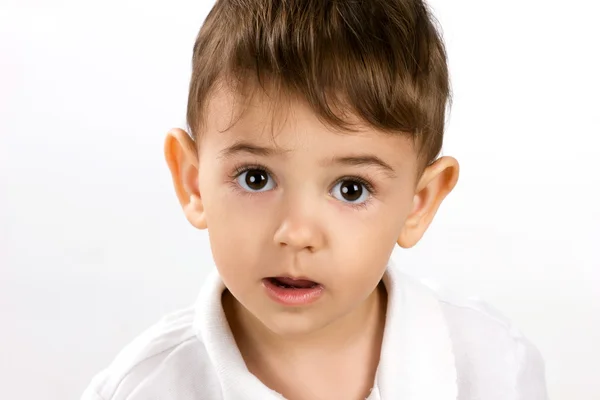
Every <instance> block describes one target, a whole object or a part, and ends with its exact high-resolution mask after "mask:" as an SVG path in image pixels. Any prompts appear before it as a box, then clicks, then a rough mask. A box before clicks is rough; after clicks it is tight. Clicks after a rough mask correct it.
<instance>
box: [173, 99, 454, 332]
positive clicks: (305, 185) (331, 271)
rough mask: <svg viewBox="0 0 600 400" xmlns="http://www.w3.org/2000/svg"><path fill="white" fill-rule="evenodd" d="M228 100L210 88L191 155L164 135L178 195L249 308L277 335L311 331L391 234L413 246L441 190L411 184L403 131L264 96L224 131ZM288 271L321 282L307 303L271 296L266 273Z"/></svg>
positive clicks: (369, 285)
mask: <svg viewBox="0 0 600 400" xmlns="http://www.w3.org/2000/svg"><path fill="white" fill-rule="evenodd" d="M233 100H234V97H232V96H231V95H230V94H228V92H225V91H221V92H219V93H216V94H215V95H214V96H213V98H212V101H211V103H210V105H209V107H208V114H207V120H206V125H205V129H204V130H203V132H202V133H201V138H200V140H199V143H198V153H197V159H195V154H193V153H192V152H190V151H185V150H183V149H184V148H185V146H181V141H183V140H186V139H184V138H182V137H180V138H177V141H175V140H171V141H170V142H171V143H172V146H170V145H169V140H167V146H166V149H167V159H169V157H170V155H169V154H171V159H170V160H169V164H170V166H171V169H172V171H173V170H174V169H176V170H177V171H178V172H177V173H176V172H175V171H173V173H174V175H173V176H174V179H175V183H176V187H178V194H179V196H180V200H181V201H182V204H183V205H184V209H185V211H186V215H187V216H188V219H190V221H191V222H192V223H193V224H194V225H195V226H197V227H199V228H205V227H207V228H208V232H209V237H210V244H211V248H212V252H213V257H214V260H215V264H216V266H217V269H218V271H219V273H220V275H221V277H222V279H223V281H224V283H225V285H226V286H227V288H228V289H229V291H230V292H231V293H232V294H233V296H234V297H235V298H236V299H237V301H239V303H240V304H242V305H243V306H244V308H245V309H246V310H248V311H249V312H250V313H251V314H252V315H254V316H255V317H256V318H257V319H258V320H260V321H261V322H262V323H263V324H264V325H265V326H266V327H267V328H269V329H270V330H271V331H273V332H274V333H277V334H281V335H295V334H302V333H309V332H314V331H316V330H318V329H319V328H322V327H325V326H327V325H328V324H329V323H331V322H333V321H335V320H337V319H339V318H341V317H342V316H344V315H346V314H348V313H350V312H351V311H352V310H354V309H356V308H357V306H358V305H360V304H361V303H362V302H363V301H364V300H365V299H366V298H367V297H368V296H369V295H370V294H371V293H373V291H374V289H375V288H376V287H377V285H378V283H379V281H380V279H381V277H382V275H383V273H384V271H385V268H386V264H387V262H388V260H389V257H390V255H391V252H392V249H393V247H394V245H395V243H396V242H397V241H399V240H400V241H401V240H403V239H402V238H403V237H404V238H405V239H404V240H406V242H407V246H406V247H409V246H412V245H413V244H414V243H415V242H416V241H417V240H418V238H420V236H421V235H422V233H423V231H424V230H425V229H426V226H427V225H428V223H429V221H430V218H429V214H428V213H430V212H431V211H432V210H431V209H430V208H431V207H433V208H434V209H433V211H432V212H433V213H435V209H437V205H439V202H440V201H441V199H439V201H437V204H434V203H436V198H435V196H434V197H433V198H432V193H431V192H432V189H431V188H430V190H429V194H425V195H423V194H422V193H421V195H422V196H420V193H418V191H419V190H420V189H419V182H417V178H418V177H417V167H418V163H417V154H416V152H415V151H414V149H413V146H412V144H411V141H410V139H408V138H406V137H402V136H400V135H396V136H394V135H386V134H383V133H380V132H376V131H374V130H373V129H369V128H366V127H365V128H364V129H362V130H361V132H360V133H347V132H344V133H339V132H334V131H332V130H330V129H329V128H328V127H326V126H325V125H323V124H322V123H321V122H320V121H319V120H318V119H317V118H316V116H315V115H314V114H313V113H312V111H311V110H310V109H309V108H308V107H307V106H306V105H305V104H303V103H301V102H292V103H291V107H285V108H283V109H281V110H275V114H273V111H272V106H271V103H270V102H268V101H267V100H266V99H265V97H264V96H261V95H256V96H255V97H254V98H253V99H252V101H251V102H250V103H249V107H248V108H247V109H246V111H245V112H244V113H243V114H242V116H241V118H240V119H239V120H234V121H236V122H235V124H234V125H233V126H232V127H231V128H230V129H229V130H226V131H224V130H225V129H226V128H227V127H229V126H230V125H231V123H232V117H234V118H235V117H236V116H238V114H236V112H237V109H236V108H235V106H234V101H233ZM272 123H274V125H272ZM177 143H179V145H180V147H179V149H177V146H178V145H177ZM169 149H175V150H173V151H172V152H171V153H169V151H170V150H169ZM174 153H177V154H176V155H173V154H174ZM173 159H176V160H175V161H173ZM447 169H448V168H445V169H441V170H442V171H447ZM456 171H457V168H455V172H454V175H456ZM426 174H427V173H426ZM426 174H425V175H426ZM430 175H431V174H430ZM438 175H439V174H438ZM446 175H448V174H447V172H446ZM436 176H437V175H436ZM451 177H452V174H450V178H451ZM438 179H440V180H441V181H447V180H448V179H445V180H444V179H442V178H439V177H438ZM430 181H432V180H431V179H430ZM452 181H454V182H455V181H456V179H450V184H451V186H453V184H454V183H453V182H452ZM421 186H423V184H422V185H421ZM438 186H440V185H438ZM434 189H435V188H434ZM442 189H443V187H442ZM449 189H451V187H449ZM425 191H427V187H425ZM448 191H449V190H446V191H445V193H442V192H443V190H442V191H441V192H440V195H441V197H443V196H445V194H446V193H447V192H448ZM434 194H435V193H434ZM185 196H188V197H189V199H188V200H186V199H182V197H183V198H185ZM438 197H439V196H438ZM428 207H429V208H428ZM420 214H423V215H420ZM425 214H426V215H425ZM417 217H420V218H421V219H423V218H425V219H428V218H429V220H428V221H422V220H419V219H418V218H417ZM431 217H432V215H431ZM419 224H420V225H419ZM407 225H410V226H407ZM415 226H418V227H420V228H415ZM410 229H413V230H414V229H417V232H413V231H410ZM419 229H421V231H418V230H419ZM411 232H412V233H411ZM411 235H412V236H411ZM415 235H416V236H415ZM415 238H416V240H415ZM411 240H412V242H411ZM409 242H410V243H409ZM399 243H400V244H402V243H401V242H399ZM285 276H291V277H300V276H301V277H305V278H306V279H309V280H311V281H314V282H316V283H318V284H319V285H320V287H321V288H322V290H321V292H320V296H319V297H318V299H316V301H313V302H311V303H310V304H304V305H294V306H290V305H283V304H281V303H279V302H277V301H274V300H273V299H272V297H271V296H269V295H268V293H267V292H268V288H267V287H266V286H265V285H267V286H268V284H269V281H268V279H267V278H271V277H285ZM265 279H267V280H265Z"/></svg>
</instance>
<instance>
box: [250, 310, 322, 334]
mask: <svg viewBox="0 0 600 400" xmlns="http://www.w3.org/2000/svg"><path fill="white" fill-rule="evenodd" d="M261 322H262V323H263V324H264V325H265V327H266V328H267V329H269V330H270V331H271V332H273V333H274V334H276V335H278V336H281V337H285V338H290V339H292V338H295V337H302V336H306V335H310V334H312V333H314V332H315V331H318V330H319V329H321V328H323V327H324V326H326V325H327V323H326V322H324V321H319V319H318V318H315V315H311V314H310V313H294V312H289V313H285V314H284V315H273V316H269V317H267V318H261Z"/></svg>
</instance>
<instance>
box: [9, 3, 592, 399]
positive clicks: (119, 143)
mask: <svg viewBox="0 0 600 400" xmlns="http://www.w3.org/2000/svg"><path fill="white" fill-rule="evenodd" d="M211 4H212V2H205V1H203V0H196V1H181V0H180V1H169V2H166V1H164V2H162V3H161V4H151V3H150V2H147V1H146V2H142V1H137V2H133V1H123V0H119V1H117V0H110V1H104V2H83V1H78V2H75V1H62V2H61V1H55V2H35V3H34V2H32V1H8V2H7V1H6V0H3V1H2V2H1V3H0V184H1V185H0V190H1V192H0V195H1V196H0V268H1V269H0V397H1V398H4V399H45V400H59V399H60V400H63V399H75V398H78V396H79V395H80V393H81V391H82V390H83V389H84V387H85V386H86V385H87V384H88V382H89V380H90V378H91V377H92V375H93V374H95V373H96V372H98V371H99V370H100V369H101V368H103V367H105V366H106V365H107V364H108V363H109V362H110V361H111V360H112V358H113V357H114V355H115V354H116V352H117V351H118V350H119V349H120V348H121V347H122V346H123V345H125V344H126V343H127V342H128V341H130V340H131V339H132V338H133V337H135V336H136V334H138V333H139V332H141V331H142V330H143V329H144V328H146V327H147V326H149V325H150V324H152V323H153V322H155V321H156V320H158V319H159V318H160V316H162V315H163V314H165V313H166V312H168V311H171V310H174V309H176V308H179V307H182V306H185V305H187V304H189V303H190V302H192V301H193V300H194V299H195V296H196V293H197V290H198V288H199V287H200V285H201V283H202V278H203V277H204V276H205V273H206V272H207V270H208V269H209V267H210V264H211V259H210V252H209V247H208V239H207V236H206V235H205V233H202V232H197V231H194V230H193V229H192V228H191V227H189V226H188V224H187V222H186V221H185V220H184V218H183V215H182V213H181V212H180V210H179V208H178V204H177V201H176V198H175V195H174V193H173V191H172V189H171V186H170V185H171V183H170V177H169V175H168V172H167V169H166V166H165V163H164V161H163V159H162V143H163V138H164V135H165V133H166V132H167V130H168V129H169V128H171V127H173V126H181V127H183V126H184V125H183V124H184V115H185V105H186V96H187V85H188V80H189V75H190V59H191V54H192V46H193V42H194V38H195V35H196V33H197V31H198V29H199V27H200V25H201V23H202V21H203V20H204V17H205V15H206V13H207V12H208V10H209V8H210V6H211ZM596 4H597V3H596V2H593V1H582V0H579V1H574V0H573V1H570V2H558V1H532V0H528V1H525V0H505V1H488V0H486V1H482V0H471V1H467V0H455V1H443V0H436V1H432V2H431V5H432V6H433V8H434V10H435V13H436V15H437V17H438V19H439V20H440V22H441V24H442V26H443V30H444V35H445V40H446V43H447V47H448V52H449V57H450V68H451V74H452V80H453V87H454V107H453V109H452V114H451V116H450V120H449V124H448V131H447V140H446V146H445V151H444V153H445V154H449V155H453V156H455V157H457V158H458V159H459V161H460V162H461V167H462V171H461V172H462V175H461V178H460V182H459V185H458V186H457V188H456V191H455V192H454V193H452V194H451V196H450V197H449V198H448V200H447V202H446V203H445V204H444V205H443V206H442V208H441V210H440V213H439V214H438V217H437V219H436V220H435V221H434V224H433V225H432V227H431V229H430V231H429V232H428V233H427V235H426V237H425V238H424V239H423V241H422V242H421V243H420V244H419V245H418V246H417V247H416V248H415V249H413V250H409V251H398V252H396V253H395V254H394V257H395V259H396V261H397V263H398V264H400V265H401V266H403V267H404V268H405V269H406V270H409V271H410V272H413V273H415V274H417V275H420V276H423V277H426V278H430V279H433V280H436V281H438V282H441V283H443V284H446V285H448V286H450V287H451V288H453V289H455V290H458V291H459V292H462V293H465V294H478V295H480V297H482V298H484V299H485V300H487V301H489V302H491V303H492V304H494V305H495V306H496V307H497V308H498V309H500V310H501V311H502V312H503V313H504V314H506V315H507V316H508V317H510V318H511V319H513V320H514V321H515V322H516V323H517V325H518V326H520V327H521V328H522V330H523V331H524V332H525V334H526V335H527V336H528V337H529V338H530V339H531V340H532V341H533V342H534V343H535V344H536V345H537V346H538V347H539V348H540V350H541V351H542V353H543V355H544V357H545V359H546V364H547V379H548V386H549V390H550V394H551V397H552V399H564V400H573V399H577V400H587V399H590V400H592V399H600V379H599V377H600V376H599V375H598V374H599V372H598V362H599V360H600V289H599V288H598V286H599V285H600V272H599V269H600V256H599V255H598V240H599V239H600V212H599V211H598V210H599V208H598V205H599V204H600V195H599V194H598V190H599V185H600V178H599V174H600V168H599V167H598V161H597V160H596V159H595V157H596V155H597V154H598V150H597V149H598V145H600V128H599V127H598V126H599V122H600V121H599V119H598V116H599V115H600V101H599V99H598V96H599V93H600V78H599V74H600V62H599V60H598V52H599V51H600V50H599V49H600V44H599V42H600V24H598V20H597V16H598V11H599V10H598V6H597V5H596Z"/></svg>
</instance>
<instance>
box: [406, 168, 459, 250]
mask: <svg viewBox="0 0 600 400" xmlns="http://www.w3.org/2000/svg"><path fill="white" fill-rule="evenodd" d="M458 172H459V166H458V161H456V159H454V158H452V157H441V158H439V159H438V160H436V161H435V162H434V163H433V164H432V165H430V166H428V167H427V168H426V169H425V171H424V172H423V174H422V175H421V178H420V179H419V182H418V184H417V189H416V193H415V196H414V198H413V209H412V211H411V213H410V214H409V216H408V217H407V219H406V221H405V222H404V227H403V228H402V232H401V233H400V236H399V237H398V244H399V245H400V246H401V247H404V248H410V247H413V246H414V245H415V244H417V242H418V241H419V240H421V238H422V237H423V234H424V233H425V231H426V230H427V228H428V227H429V224H430V223H431V221H432V220H433V217H434V216H435V213H436V212H437V210H438V208H439V206H440V204H441V203H442V201H443V200H444V198H445V197H446V196H447V195H448V193H450V192H451V191H452V189H454V187H455V186H456V182H457V181H458Z"/></svg>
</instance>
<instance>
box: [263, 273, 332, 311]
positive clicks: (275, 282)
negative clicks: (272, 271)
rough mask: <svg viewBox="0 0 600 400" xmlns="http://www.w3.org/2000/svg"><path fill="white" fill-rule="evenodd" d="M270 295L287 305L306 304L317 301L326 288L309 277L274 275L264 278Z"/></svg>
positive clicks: (264, 284) (297, 305)
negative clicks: (298, 277)
mask: <svg viewBox="0 0 600 400" xmlns="http://www.w3.org/2000/svg"><path fill="white" fill-rule="evenodd" d="M263 286H264V288H265V290H266V292H267V294H268V295H269V297H270V298H271V299H272V300H274V301H276V302H277V303H279V304H283V305H285V306H294V307H299V306H305V305H308V304H311V303H313V302H315V301H317V300H318V299H319V298H320V297H321V296H322V295H323V292H324V290H325V288H324V287H323V285H321V284H320V283H318V282H315V281H311V280H309V279H294V278H290V277H283V276H273V277H270V278H265V279H263Z"/></svg>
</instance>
